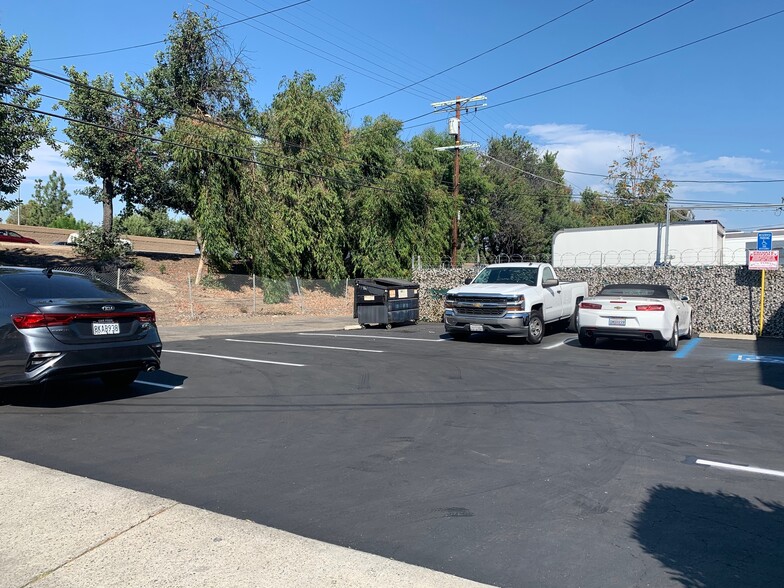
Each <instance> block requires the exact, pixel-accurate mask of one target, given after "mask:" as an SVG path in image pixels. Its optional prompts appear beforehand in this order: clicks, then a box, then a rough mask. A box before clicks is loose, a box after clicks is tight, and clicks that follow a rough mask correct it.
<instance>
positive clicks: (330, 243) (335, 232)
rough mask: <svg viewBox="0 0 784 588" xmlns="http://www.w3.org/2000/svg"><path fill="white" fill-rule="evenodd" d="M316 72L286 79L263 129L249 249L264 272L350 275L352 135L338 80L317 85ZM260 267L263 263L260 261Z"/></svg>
mask: <svg viewBox="0 0 784 588" xmlns="http://www.w3.org/2000/svg"><path fill="white" fill-rule="evenodd" d="M315 81H316V78H315V76H314V75H313V74H312V73H304V74H295V75H294V76H293V77H292V78H290V79H284V80H283V81H282V82H281V84H280V91H279V92H278V94H276V95H275V97H274V98H273V100H272V104H271V105H270V107H269V108H268V109H267V110H266V111H264V112H262V113H261V128H262V129H263V131H264V133H265V134H266V135H267V136H269V137H271V138H272V139H273V140H271V141H268V142H267V143H265V144H264V146H263V147H264V149H263V152H260V153H259V154H258V160H259V163H260V164H261V165H262V166H263V167H261V168H260V169H257V170H256V171H257V175H256V176H255V178H254V180H253V181H254V185H255V188H254V189H253V190H254V192H255V195H253V196H252V198H253V200H254V201H255V202H256V203H257V206H256V208H255V210H256V213H255V217H256V218H257V219H258V221H259V223H258V224H257V225H256V230H255V231H254V233H252V234H250V235H249V237H251V239H250V241H249V245H250V250H249V251H253V259H254V260H255V262H256V265H257V267H259V271H261V272H263V273H265V274H266V275H271V276H273V277H274V276H275V273H276V272H277V273H279V272H281V271H282V272H284V273H288V274H293V275H300V276H305V277H313V278H318V277H321V278H325V277H326V278H339V277H343V276H345V274H346V270H345V263H344V260H343V255H344V246H345V231H344V229H345V225H344V216H345V208H344V206H345V198H346V191H347V190H348V186H347V185H346V184H347V182H349V181H350V179H349V170H348V169H347V162H346V161H345V156H344V154H345V141H346V136H347V133H348V130H347V127H346V121H345V118H344V115H343V114H342V113H341V112H340V111H339V109H338V104H339V103H340V100H341V98H342V95H343V89H344V88H343V82H342V81H341V80H340V79H337V80H335V81H333V82H332V83H330V84H328V85H326V86H324V87H321V88H317V87H316V85H315ZM259 264H261V265H259Z"/></svg>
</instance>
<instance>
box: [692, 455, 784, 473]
mask: <svg viewBox="0 0 784 588" xmlns="http://www.w3.org/2000/svg"><path fill="white" fill-rule="evenodd" d="M697 463H698V464H699V465H706V466H711V467H714V468H723V469H725V470H736V471H740V472H749V473H750V474H767V475H769V476H778V477H780V478H784V472H782V471H779V470H766V469H765V468H755V467H752V466H742V465H735V464H731V463H722V462H720V461H709V460H707V459H698V460H697Z"/></svg>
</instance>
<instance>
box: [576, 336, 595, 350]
mask: <svg viewBox="0 0 784 588" xmlns="http://www.w3.org/2000/svg"><path fill="white" fill-rule="evenodd" d="M577 340H578V341H579V342H580V345H582V346H583V347H595V346H596V337H589V336H588V335H585V334H583V333H578V334H577Z"/></svg>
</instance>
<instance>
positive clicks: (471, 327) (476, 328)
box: [468, 325, 485, 332]
mask: <svg viewBox="0 0 784 588" xmlns="http://www.w3.org/2000/svg"><path fill="white" fill-rule="evenodd" d="M468 330H469V331H479V332H482V331H484V330H485V328H484V327H483V326H482V325H468Z"/></svg>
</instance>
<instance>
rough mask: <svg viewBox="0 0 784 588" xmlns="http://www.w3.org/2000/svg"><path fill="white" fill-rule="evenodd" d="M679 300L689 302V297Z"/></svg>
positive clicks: (682, 297)
mask: <svg viewBox="0 0 784 588" xmlns="http://www.w3.org/2000/svg"><path fill="white" fill-rule="evenodd" d="M681 300H683V301H684V302H688V301H689V297H688V296H681Z"/></svg>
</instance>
